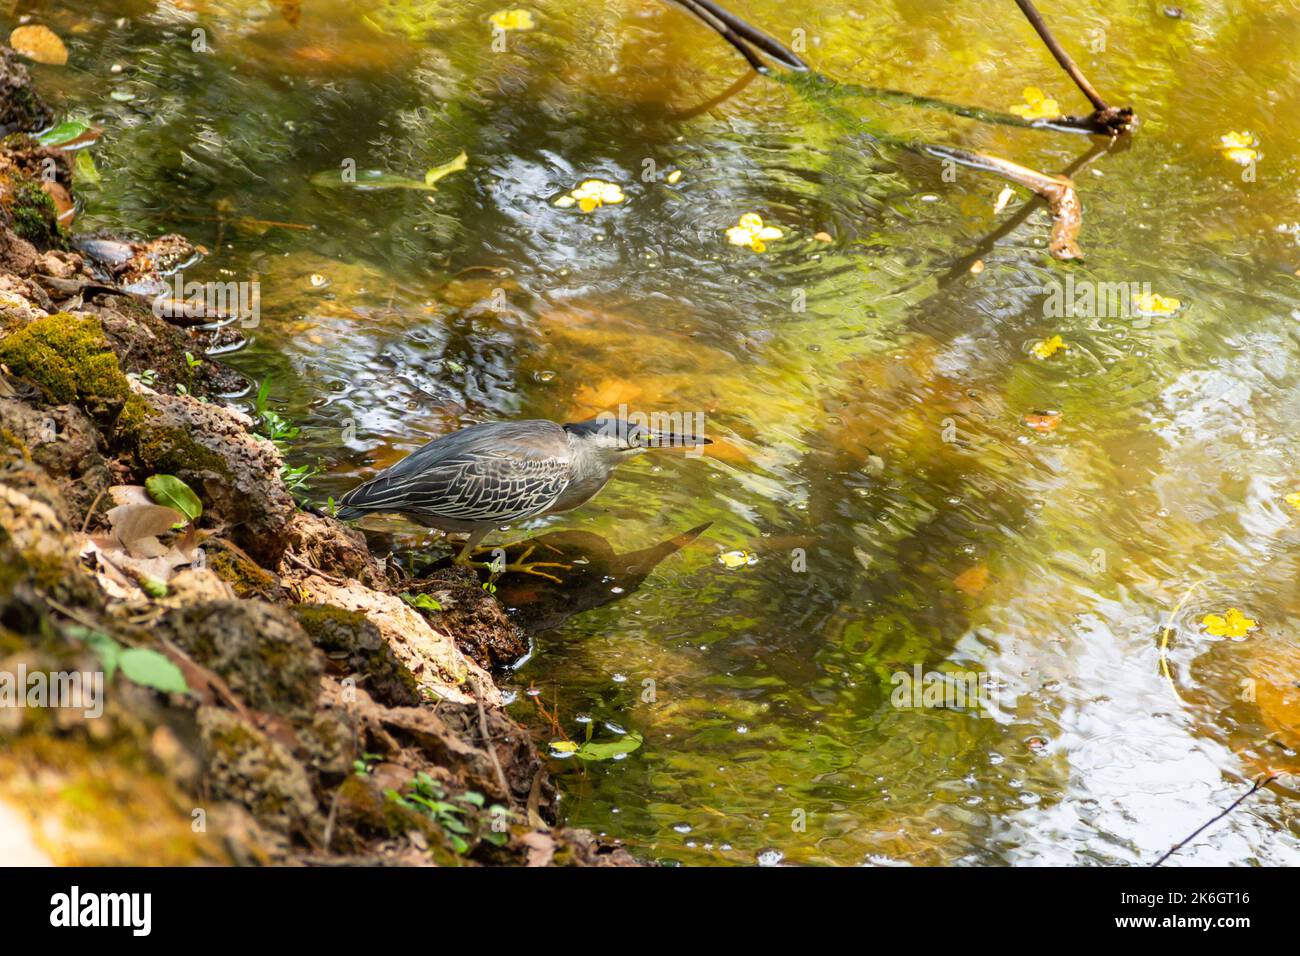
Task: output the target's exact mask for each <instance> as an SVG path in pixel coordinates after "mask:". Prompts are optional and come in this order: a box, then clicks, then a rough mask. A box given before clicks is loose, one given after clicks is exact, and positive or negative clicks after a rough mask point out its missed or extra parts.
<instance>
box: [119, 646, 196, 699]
mask: <svg viewBox="0 0 1300 956" xmlns="http://www.w3.org/2000/svg"><path fill="white" fill-rule="evenodd" d="M118 664H119V665H120V666H121V668H122V673H123V674H125V675H126V677H127V678H128V679H130V680H132V681H134V682H135V683H137V684H142V685H144V686H145V687H152V688H154V690H160V691H162V692H163V693H165V694H184V693H187V692H188V691H189V689H190V688H189V685H188V684H186V683H185V675H184V674H182V673H181V669H180V668H179V667H177V666H176V665H175V664H173V663H172V662H171V660H170V659H168V658H167V657H166V656H164V655H162V654H159V653H158V652H157V651H153V650H149V649H148V648H143V647H132V648H129V649H127V650H125V651H122V653H121V654H119V655H118Z"/></svg>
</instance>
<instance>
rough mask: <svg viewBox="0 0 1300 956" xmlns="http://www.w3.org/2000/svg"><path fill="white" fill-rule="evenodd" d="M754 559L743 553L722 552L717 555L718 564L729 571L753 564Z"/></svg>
mask: <svg viewBox="0 0 1300 956" xmlns="http://www.w3.org/2000/svg"><path fill="white" fill-rule="evenodd" d="M755 560H756V558H755V557H754V556H753V555H750V554H749V553H748V552H745V551H724V552H722V554H720V555H718V563H719V564H721V565H722V566H723V567H724V568H726V569H727V570H729V571H734V570H736V568H743V567H745V566H746V565H748V564H753V563H754V562H755Z"/></svg>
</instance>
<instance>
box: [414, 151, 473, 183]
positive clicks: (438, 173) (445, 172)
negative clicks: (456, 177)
mask: <svg viewBox="0 0 1300 956" xmlns="http://www.w3.org/2000/svg"><path fill="white" fill-rule="evenodd" d="M468 162H469V156H467V155H466V154H465V151H464V150H461V151H460V153H459V154H458V155H457V156H456V158H455V159H453V160H451V161H450V162H446V163H443V164H442V165H441V166H434V167H433V168H432V169H430V170H429V171H428V172H426V173H425V174H424V184H425V185H426V186H428V187H429V188H430V189H432V188H433V184H434V183H436V182H437V181H438V180H440V179H442V178H443V177H444V176H450V175H451V174H452V173H458V172H460V171H461V170H462V169H464V168H465V164H466V163H468Z"/></svg>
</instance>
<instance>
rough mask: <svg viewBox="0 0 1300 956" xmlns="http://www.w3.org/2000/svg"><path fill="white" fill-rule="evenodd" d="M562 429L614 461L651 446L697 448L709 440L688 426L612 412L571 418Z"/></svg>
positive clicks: (710, 442)
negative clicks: (642, 421) (660, 425)
mask: <svg viewBox="0 0 1300 956" xmlns="http://www.w3.org/2000/svg"><path fill="white" fill-rule="evenodd" d="M564 430H565V431H566V432H568V433H569V434H570V435H572V436H573V438H574V440H575V441H577V442H580V443H581V444H582V445H583V446H584V447H585V448H586V449H588V450H589V451H591V452H593V453H595V454H596V455H598V456H599V457H600V458H601V459H602V460H605V461H614V462H617V461H621V460H622V459H624V458H631V457H632V456H633V455H639V454H641V453H642V452H644V451H648V450H649V449H651V448H698V447H699V446H701V445H710V444H712V441H711V440H710V439H708V438H705V437H704V436H703V435H698V434H695V430H694V429H691V428H689V427H678V426H677V425H676V424H673V425H671V426H670V427H668V428H664V429H656V428H649V427H647V426H645V425H637V424H633V423H631V422H628V421H625V420H623V419H619V418H615V417H613V416H610V417H602V418H593V419H591V420H590V421H586V422H571V423H569V424H567V425H565V426H564Z"/></svg>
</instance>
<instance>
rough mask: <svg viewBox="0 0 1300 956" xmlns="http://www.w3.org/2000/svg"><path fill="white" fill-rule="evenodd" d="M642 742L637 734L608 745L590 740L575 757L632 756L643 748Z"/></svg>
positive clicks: (608, 757)
mask: <svg viewBox="0 0 1300 956" xmlns="http://www.w3.org/2000/svg"><path fill="white" fill-rule="evenodd" d="M642 740H643V738H642V736H641V735H640V734H638V733H635V732H634V733H630V734H628V735H627V736H626V737H624V738H623V739H621V740H615V741H613V742H612V743H607V744H601V743H595V742H593V741H590V740H589V741H587V742H586V743H585V744H583V745H582V746H581V747H579V748H578V749H577V751H575V752H574V756H575V757H577V758H578V759H579V760H611V759H613V758H614V757H617V756H618V755H619V754H630V753H631V752H632V751H634V750H636V749H637V748H638V747H640V746H641V742H642ZM552 746H554V745H552Z"/></svg>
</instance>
